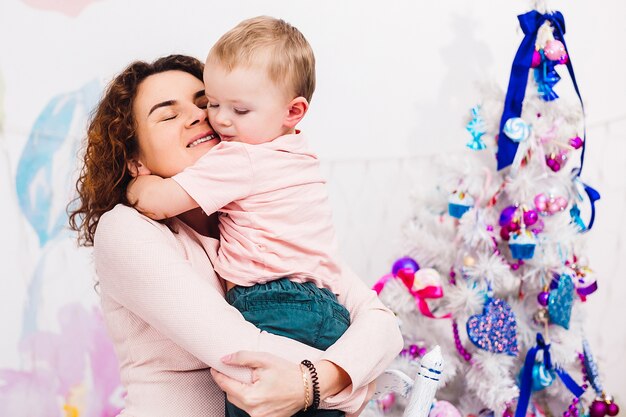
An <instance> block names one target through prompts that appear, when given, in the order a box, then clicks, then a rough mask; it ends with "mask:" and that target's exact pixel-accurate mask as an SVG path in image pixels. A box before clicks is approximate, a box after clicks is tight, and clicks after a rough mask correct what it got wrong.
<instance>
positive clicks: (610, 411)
mask: <svg viewBox="0 0 626 417" xmlns="http://www.w3.org/2000/svg"><path fill="white" fill-rule="evenodd" d="M606 413H607V414H608V415H610V416H611V417H613V416H616V415H617V413H619V407H618V406H617V404H615V403H614V402H612V403H611V404H609V406H608V407H607V409H606Z"/></svg>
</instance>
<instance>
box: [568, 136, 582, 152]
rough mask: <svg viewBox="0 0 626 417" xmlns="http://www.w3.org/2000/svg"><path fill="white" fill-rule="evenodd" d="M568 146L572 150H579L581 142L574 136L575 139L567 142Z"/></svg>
mask: <svg viewBox="0 0 626 417" xmlns="http://www.w3.org/2000/svg"><path fill="white" fill-rule="evenodd" d="M569 144H570V146H571V147H572V148H574V149H580V147H581V146H583V140H582V139H581V138H579V137H578V136H576V137H575V138H571V139H570V140H569Z"/></svg>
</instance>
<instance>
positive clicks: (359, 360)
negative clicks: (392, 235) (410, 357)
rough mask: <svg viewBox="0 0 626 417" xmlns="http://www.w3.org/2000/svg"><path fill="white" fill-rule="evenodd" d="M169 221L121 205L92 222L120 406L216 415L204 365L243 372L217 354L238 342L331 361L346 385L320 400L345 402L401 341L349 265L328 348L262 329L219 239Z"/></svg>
mask: <svg viewBox="0 0 626 417" xmlns="http://www.w3.org/2000/svg"><path fill="white" fill-rule="evenodd" d="M174 228H175V229H176V231H177V233H172V232H171V231H170V229H168V228H167V227H166V226H164V225H162V224H160V223H157V222H154V221H152V220H150V219H148V218H147V217H144V216H142V215H141V214H139V213H138V212H137V211H136V210H134V209H132V208H129V207H126V206H123V205H118V206H116V207H115V208H114V209H113V210H111V211H109V212H108V213H106V214H104V215H103V216H102V218H101V219H100V222H99V224H98V228H97V231H96V236H95V242H94V258H95V264H96V271H97V274H98V278H99V281H100V287H99V288H100V294H101V301H102V309H103V312H104V317H105V321H106V324H107V327H108V330H109V334H110V336H111V339H112V340H113V344H114V346H115V350H116V353H117V356H118V359H119V364H120V373H121V379H122V383H123V385H124V387H125V388H126V390H127V396H126V407H125V410H124V411H123V412H122V415H123V416H126V417H177V416H185V417H200V416H202V417H206V416H215V417H220V416H223V415H224V393H223V392H222V391H220V389H219V388H218V387H217V385H216V384H215V383H214V381H213V380H212V378H211V375H210V373H209V368H210V367H215V368H216V369H217V370H219V371H221V372H223V373H225V374H227V375H229V376H231V377H233V378H237V379H239V380H241V381H250V378H251V374H250V371H249V370H247V369H245V368H239V367H232V366H226V365H224V364H223V363H222V362H221V361H220V358H221V357H223V356H225V355H227V354H229V353H233V352H236V351H239V350H254V351H264V352H271V353H274V354H277V355H279V356H282V357H284V358H286V359H288V360H291V361H294V362H299V361H300V360H302V359H304V358H308V359H311V360H316V359H320V358H323V359H327V360H330V361H332V362H333V363H335V364H337V365H339V366H341V367H342V368H343V369H344V370H345V371H346V372H347V373H348V374H349V375H350V377H351V379H352V382H353V385H352V386H351V387H348V388H347V389H345V390H344V391H342V392H341V393H339V394H337V395H335V396H333V397H330V398H327V399H326V401H325V402H324V404H323V406H324V408H338V409H342V410H345V411H347V412H351V411H354V410H356V409H357V408H358V407H359V406H360V404H361V403H362V402H363V399H364V396H365V388H364V387H365V386H366V385H367V384H368V383H369V382H370V381H372V380H373V379H374V378H375V377H376V376H377V375H378V374H379V373H380V372H382V371H383V370H384V369H385V367H386V366H387V365H388V364H389V363H390V362H391V360H392V359H393V358H394V357H395V356H396V354H397V353H398V352H399V351H400V349H401V348H402V337H401V335H400V331H399V329H398V325H397V321H396V319H395V317H394V315H393V314H392V313H391V312H390V311H389V310H388V309H386V308H385V307H384V306H383V305H382V304H381V303H380V301H379V300H378V298H377V297H376V294H375V293H374V292H373V291H371V290H369V289H368V288H367V287H366V286H365V285H364V284H363V283H362V282H361V281H360V280H359V279H358V278H357V277H356V276H355V275H354V274H352V273H346V274H345V276H344V278H345V279H342V280H341V281H342V288H341V291H340V294H341V296H340V302H341V303H342V304H344V305H345V306H346V307H347V308H348V310H350V313H351V316H352V317H351V318H352V325H351V326H350V327H349V329H348V331H347V332H346V333H345V334H344V335H343V336H342V338H341V339H340V342H338V343H337V344H336V345H334V346H331V347H330V348H329V349H328V350H327V351H326V352H319V351H317V350H315V349H313V348H311V347H308V346H305V345H302V344H300V343H297V342H295V341H293V340H291V339H287V338H284V337H280V336H276V335H272V334H268V333H266V332H262V331H259V330H258V329H257V328H256V327H254V326H253V325H252V324H250V323H248V322H246V321H245V320H244V319H243V317H242V316H241V314H240V313H239V312H238V311H237V310H235V309H234V308H232V307H231V306H229V305H228V304H227V303H226V302H225V300H224V298H223V297H224V289H223V286H222V282H221V281H220V280H219V279H218V278H217V276H216V274H215V272H214V271H213V267H212V264H211V261H210V259H215V257H216V251H217V246H218V241H217V240H215V239H212V238H208V237H204V236H201V235H199V234H197V233H196V232H194V231H193V230H192V229H191V228H189V227H188V226H186V225H185V224H184V223H182V222H180V221H177V220H175V221H174ZM207 255H208V256H207ZM344 269H345V270H346V271H347V268H344Z"/></svg>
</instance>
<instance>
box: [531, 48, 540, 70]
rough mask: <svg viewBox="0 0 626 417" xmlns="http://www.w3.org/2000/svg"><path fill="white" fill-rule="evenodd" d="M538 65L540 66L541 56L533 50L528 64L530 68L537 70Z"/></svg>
mask: <svg viewBox="0 0 626 417" xmlns="http://www.w3.org/2000/svg"><path fill="white" fill-rule="evenodd" d="M539 65H541V54H540V53H539V51H537V50H535V51H534V52H533V60H532V61H531V63H530V67H531V68H537V67H538V66H539Z"/></svg>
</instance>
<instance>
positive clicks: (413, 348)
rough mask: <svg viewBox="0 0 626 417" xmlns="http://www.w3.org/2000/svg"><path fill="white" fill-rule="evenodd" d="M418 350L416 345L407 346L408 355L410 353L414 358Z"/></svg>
mask: <svg viewBox="0 0 626 417" xmlns="http://www.w3.org/2000/svg"><path fill="white" fill-rule="evenodd" d="M418 351H419V348H418V347H417V345H411V346H409V355H411V357H412V358H413V359H415V358H416V357H417V352H418Z"/></svg>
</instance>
